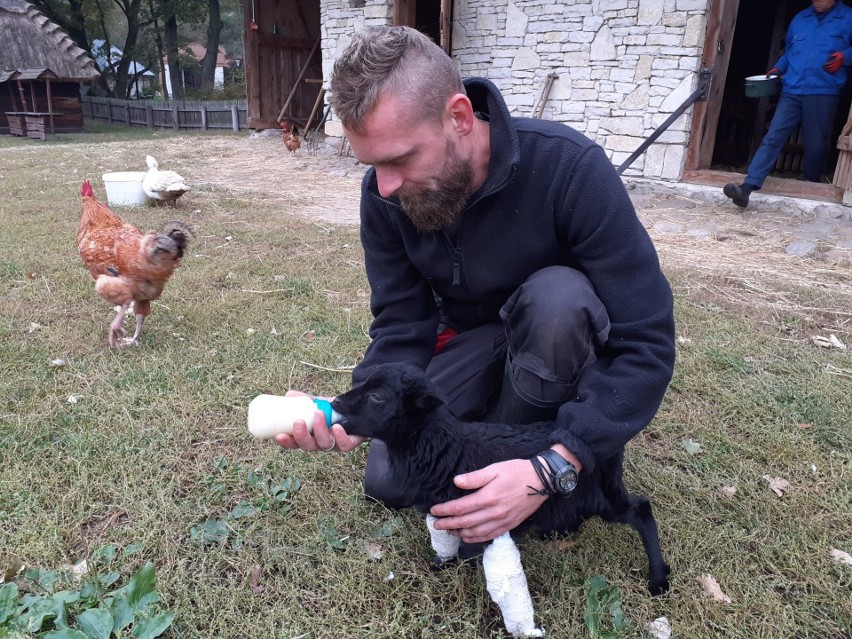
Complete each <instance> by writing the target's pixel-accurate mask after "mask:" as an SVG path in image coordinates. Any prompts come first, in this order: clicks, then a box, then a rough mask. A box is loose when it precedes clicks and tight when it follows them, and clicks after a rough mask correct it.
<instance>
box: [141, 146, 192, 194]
mask: <svg viewBox="0 0 852 639" xmlns="http://www.w3.org/2000/svg"><path fill="white" fill-rule="evenodd" d="M145 161H146V162H147V163H148V173H146V174H145V177H144V178H142V190H143V191H145V193H146V195H147V196H148V197H150V198H151V199H152V200H155V201H157V202H174V201H176V200H177V199H178V198H179V197H180V196H181V195H183V194H184V193H186V192H187V191H189V190H190V187H189V186H187V184H186V181H185V180H184V179H183V178H182V177H181V176H180V175H178V174H177V173H175V172H174V171H161V170H160V165H159V164H158V163H157V160H155V159H154V158H153V157H151V156H150V155H147V156H145Z"/></svg>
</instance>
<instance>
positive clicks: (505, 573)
mask: <svg viewBox="0 0 852 639" xmlns="http://www.w3.org/2000/svg"><path fill="white" fill-rule="evenodd" d="M482 568H483V569H484V570H485V583H486V585H487V586H488V594H490V595H491V598H492V599H493V600H494V603H496V604H497V605H498V606H500V612H502V613H503V622H504V623H505V624H506V630H507V631H509V632H510V633H511V635H512V636H513V637H543V636H544V631H543V630H540V629H539V628H536V625H535V615H534V612H533V605H532V598H531V597H530V591H529V588H527V576H526V575H525V574H524V567H523V566H522V565H521V554H520V553H519V552H518V547H517V546H515V542H514V541H512V538H511V537H510V536H509V533H503V534H502V535H500V536H499V537H497V539H495V540H494V541H492V542H491V543H490V544H488V547H487V548H486V549H485V554H484V555H483V557H482Z"/></svg>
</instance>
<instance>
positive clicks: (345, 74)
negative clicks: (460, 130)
mask: <svg viewBox="0 0 852 639" xmlns="http://www.w3.org/2000/svg"><path fill="white" fill-rule="evenodd" d="M330 89H331V98H330V102H331V106H332V108H333V109H334V112H335V113H336V114H337V117H338V118H340V121H341V122H342V123H343V126H344V127H345V128H347V129H349V130H351V131H356V132H358V131H360V130H361V127H362V126H363V124H364V119H365V118H366V117H367V115H368V114H369V113H370V111H372V109H373V107H375V106H376V103H377V102H378V100H379V97H380V96H381V95H383V94H392V95H395V96H396V97H398V98H399V99H400V100H401V101H402V102H403V104H405V105H407V106H408V107H409V108H410V115H411V118H412V119H416V120H418V121H422V120H427V121H428V120H439V119H440V118H441V117H442V114H443V110H444V106H445V105H446V103H447V100H448V99H449V98H450V97H452V96H453V95H455V94H457V93H464V92H465V91H464V85H463V84H462V80H461V76H460V75H459V71H458V68H457V67H456V64H455V62H453V60H452V59H451V58H450V57H449V56H448V55H447V54H446V53H444V51H443V50H442V49H441V48H440V47H439V46H438V45H436V44H435V43H434V42H433V41H432V40H430V39H429V37H428V36H426V35H424V34H422V33H420V32H419V31H417V30H415V29H412V28H410V27H388V26H385V27H367V28H366V29H364V30H362V31H360V32H358V33H356V34H355V36H354V38H353V39H352V43H351V44H350V45H349V46H348V47H347V48H346V50H345V51H344V52H343V55H342V56H341V57H340V58H339V59H338V60H337V62H335V64H334V70H333V72H332V74H331V86H330Z"/></svg>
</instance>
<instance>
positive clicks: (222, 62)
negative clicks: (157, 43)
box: [163, 42, 228, 95]
mask: <svg viewBox="0 0 852 639" xmlns="http://www.w3.org/2000/svg"><path fill="white" fill-rule="evenodd" d="M180 55H181V57H182V59H183V60H187V59H188V60H189V61H190V64H182V65H181V66H180V77H181V84H183V88H184V90H186V89H200V88H201V61H202V60H204V56H205V55H207V48H206V47H205V46H204V45H202V44H200V43H198V42H190V43H189V44H187V45H186V46H184V47H182V48H181V50H180ZM227 66H228V60H227V58H226V57H225V48H224V47H222V46H220V47H219V53H218V55H217V56H216V71H215V74H214V76H213V86H214V87H216V88H217V89H221V88H222V87H223V86H224V85H225V68H226V67H227ZM163 68H164V69H165V75H166V91H168V94H169V95H172V78H171V76H170V75H169V63H168V62H167V61H166V60H163Z"/></svg>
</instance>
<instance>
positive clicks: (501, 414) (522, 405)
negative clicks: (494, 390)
mask: <svg viewBox="0 0 852 639" xmlns="http://www.w3.org/2000/svg"><path fill="white" fill-rule="evenodd" d="M557 410H558V406H547V407H541V406H535V405H534V404H530V403H529V402H528V401H527V400H525V399H524V398H523V397H521V396H520V395H519V394H518V392H517V391H516V390H515V388H514V386H512V376H511V375H509V370H508V368H507V369H506V371H505V372H504V373H503V384H502V386H501V387H500V397H499V398H498V400H497V404H496V405H495V406H494V408H492V409H491V410H490V411H488V415H487V416H486V418H485V421H489V422H495V423H499V424H532V423H534V422H541V421H545V420H548V419H554V418H555V417H556V411H557Z"/></svg>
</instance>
